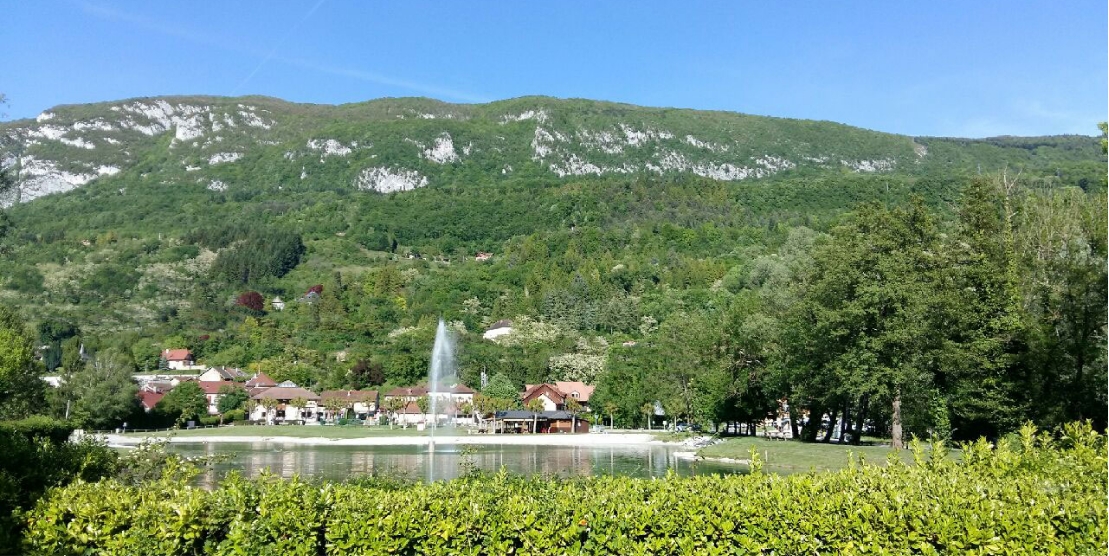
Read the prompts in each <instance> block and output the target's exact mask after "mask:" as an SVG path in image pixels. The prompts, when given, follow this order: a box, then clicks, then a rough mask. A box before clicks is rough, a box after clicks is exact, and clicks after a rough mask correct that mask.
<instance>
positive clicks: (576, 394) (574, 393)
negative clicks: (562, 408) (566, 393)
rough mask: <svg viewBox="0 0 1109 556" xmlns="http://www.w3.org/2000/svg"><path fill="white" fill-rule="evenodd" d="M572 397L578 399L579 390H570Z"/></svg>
mask: <svg viewBox="0 0 1109 556" xmlns="http://www.w3.org/2000/svg"><path fill="white" fill-rule="evenodd" d="M570 397H571V398H574V399H575V400H576V399H578V393H577V392H570Z"/></svg>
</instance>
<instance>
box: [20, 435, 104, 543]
mask: <svg viewBox="0 0 1109 556" xmlns="http://www.w3.org/2000/svg"><path fill="white" fill-rule="evenodd" d="M72 432H73V427H72V426H71V425H69V424H67V423H64V422H61V421H55V420H53V419H49V418H46V417H31V418H27V419H23V420H20V421H7V422H0V454H2V455H0V554H8V553H10V551H11V550H14V548H15V547H16V540H17V539H18V538H19V531H20V528H21V525H22V524H21V523H19V522H18V521H16V520H15V519H14V517H13V512H15V511H17V510H20V509H29V508H31V506H33V505H34V503H35V501H36V500H38V499H39V497H41V496H42V495H43V494H44V493H45V492H46V491H47V490H48V489H49V488H51V487H56V486H60V485H64V484H66V483H69V482H70V481H72V480H74V479H77V478H80V479H83V480H86V481H94V480H98V479H100V478H102V477H106V476H108V475H110V474H112V473H114V472H115V470H116V465H117V461H118V457H117V455H116V453H115V452H114V451H112V450H110V449H108V448H107V447H105V446H104V445H102V444H98V443H96V442H93V441H82V442H75V443H73V442H69V441H68V440H69V435H70V433H72Z"/></svg>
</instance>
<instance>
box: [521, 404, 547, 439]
mask: <svg viewBox="0 0 1109 556" xmlns="http://www.w3.org/2000/svg"><path fill="white" fill-rule="evenodd" d="M524 407H525V408H526V409H527V410H528V411H530V412H531V432H532V434H535V431H536V430H537V429H538V427H539V413H540V412H541V411H543V402H541V401H539V398H534V399H532V400H531V401H529V402H528V403H527V405H525V406H524Z"/></svg>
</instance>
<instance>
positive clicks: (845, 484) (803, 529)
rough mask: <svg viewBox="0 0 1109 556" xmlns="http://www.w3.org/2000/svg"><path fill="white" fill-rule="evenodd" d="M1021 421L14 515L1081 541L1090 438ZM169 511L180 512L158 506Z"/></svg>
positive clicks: (246, 484) (797, 544) (221, 534)
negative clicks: (728, 452) (768, 469)
mask: <svg viewBox="0 0 1109 556" xmlns="http://www.w3.org/2000/svg"><path fill="white" fill-rule="evenodd" d="M1062 439H1063V440H1061V441H1059V442H1055V441H1053V440H1052V438H1051V437H1050V436H1049V435H1036V434H1035V433H1034V432H1033V430H1032V429H1031V428H1027V429H1025V430H1024V431H1023V434H1022V435H1021V436H1020V437H1019V438H1018V439H1016V440H1015V441H1014V442H1012V443H1008V442H1006V443H1003V444H1002V445H1000V446H998V447H997V448H996V449H994V448H992V447H991V446H989V445H988V444H987V443H986V442H985V441H982V442H979V443H974V444H971V445H968V446H967V447H966V448H965V450H964V452H963V456H962V459H961V461H955V459H954V458H950V457H948V456H947V455H946V454H945V453H944V450H943V448H942V447H941V446H935V447H934V449H933V451H932V453H931V454H930V455H929V454H928V453H927V452H926V451H925V450H924V448H923V447H920V446H917V447H916V448H915V449H914V463H912V464H904V463H902V462H901V461H900V460H899V459H895V460H894V461H891V462H890V463H888V464H887V465H885V466H879V465H868V464H861V463H857V464H855V465H853V466H851V467H850V468H848V469H845V470H843V471H837V472H825V473H812V474H796V475H790V476H787V477H781V476H776V475H767V474H764V473H762V472H761V471H759V468H760V465H759V463H758V458H757V454H756V455H753V456H752V458H753V459H754V460H755V461H754V462H753V463H752V469H753V473H752V474H751V475H731V476H700V477H691V478H678V477H668V478H666V479H663V480H642V479H631V478H626V477H593V478H584V479H561V480H560V479H540V478H530V479H526V478H513V477H509V476H507V475H506V474H504V473H501V474H497V475H492V476H475V477H470V478H465V479H458V480H454V481H450V482H438V483H432V484H397V483H396V482H395V481H378V480H372V481H361V482H360V483H358V484H330V483H325V484H322V485H320V484H313V483H306V482H303V481H300V480H296V479H294V480H281V479H276V478H273V477H269V476H266V477H263V478H261V479H258V480H254V481H247V480H243V479H241V478H239V477H233V478H231V479H228V480H227V481H225V482H224V483H223V484H221V485H220V486H219V487H218V488H217V489H215V490H213V491H206V490H203V489H199V488H192V487H187V486H184V484H183V482H182V481H180V480H178V481H173V480H168V479H167V480H162V481H158V482H156V483H151V484H147V485H142V486H129V485H127V484H123V483H120V482H118V481H104V482H101V483H95V484H75V485H71V486H69V487H66V488H64V489H59V490H57V491H55V492H53V493H52V494H51V495H50V496H49V497H48V498H46V499H44V500H43V501H41V502H40V503H39V504H37V505H36V507H35V509H34V511H33V512H32V513H31V514H30V516H29V518H28V530H27V533H26V536H25V539H26V548H27V550H28V551H29V552H31V553H34V554H57V555H69V554H86V553H91V552H95V553H98V554H120V555H122V554H154V553H156V554H164V555H176V554H181V555H184V554H197V553H215V554H234V553H251V554H253V553H269V552H272V553H282V554H306V555H307V554H398V553H399V554H427V555H436V554H444V555H445V554H490V555H501V554H532V555H539V554H571V553H572V554H659V553H663V554H672V553H674V554H730V553H735V552H739V553H774V554H817V553H819V554H824V553H829V554H831V553H854V552H861V551H866V552H868V553H886V554H949V553H982V554H986V553H1007V554H1029V555H1031V554H1052V553H1059V554H1094V553H1099V551H1100V550H1102V548H1103V544H1104V538H1105V535H1106V533H1107V520H1106V514H1105V511H1104V497H1105V489H1106V488H1107V486H1109V485H1107V483H1106V474H1105V466H1106V458H1105V439H1104V437H1103V436H1100V435H1098V434H1097V433H1094V432H1093V431H1092V430H1090V429H1089V427H1088V426H1086V427H1083V426H1080V425H1077V424H1075V425H1072V426H1068V427H1067V429H1066V430H1065V431H1064V432H1063V433H1062ZM167 515H174V516H177V517H176V518H175V519H173V520H168V521H167V519H166V516H167Z"/></svg>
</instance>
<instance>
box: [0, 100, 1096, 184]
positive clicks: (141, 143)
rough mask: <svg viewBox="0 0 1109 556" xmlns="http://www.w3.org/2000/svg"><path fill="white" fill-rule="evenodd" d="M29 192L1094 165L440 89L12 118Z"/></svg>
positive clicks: (125, 104)
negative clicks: (486, 98) (483, 99)
mask: <svg viewBox="0 0 1109 556" xmlns="http://www.w3.org/2000/svg"><path fill="white" fill-rule="evenodd" d="M0 135H4V136H6V137H7V138H8V142H9V143H11V144H14V145H17V146H18V149H19V150H20V151H21V152H18V153H16V154H18V155H19V156H18V157H16V156H14V155H13V152H11V151H12V150H11V149H9V152H8V156H7V160H6V165H12V164H15V163H16V162H18V164H15V166H16V168H17V170H18V173H19V187H18V188H17V190H16V192H15V193H14V197H13V198H10V199H7V201H6V202H7V203H11V202H19V201H22V202H26V201H30V200H33V199H36V198H39V197H43V196H46V195H50V194H54V193H62V192H66V191H70V190H73V189H76V188H80V187H83V186H85V185H87V184H90V183H93V182H101V183H110V184H119V185H120V186H121V188H122V187H127V186H128V185H129V184H131V183H136V182H137V183H156V184H158V185H163V186H168V187H175V188H192V189H196V188H204V189H208V190H212V191H219V192H223V191H227V192H230V193H234V192H236V191H252V192H255V193H258V192H266V191H271V192H272V191H275V190H300V191H305V190H307V191H311V190H325V189H336V188H346V189H349V190H351V191H374V192H381V193H392V192H398V191H406V190H411V189H416V188H420V187H426V186H435V185H438V184H444V183H455V182H459V181H466V180H468V179H470V180H472V179H473V177H474V176H475V175H479V176H480V177H481V180H482V181H488V180H493V181H496V180H503V179H508V178H520V179H532V180H548V181H549V180H552V179H555V178H572V177H581V176H629V175H642V176H654V177H659V176H674V175H696V176H701V177H704V178H709V179H713V180H719V181H726V182H739V181H749V180H756V179H760V178H767V177H771V176H775V175H780V174H783V173H791V174H798V173H801V174H806V173H807V174H812V173H827V172H829V171H834V172H844V171H845V172H853V173H870V174H887V173H897V174H916V175H919V174H925V173H928V172H930V171H952V170H959V171H968V170H972V169H973V170H975V171H978V170H979V168H983V169H986V170H990V171H992V170H997V169H999V168H1003V167H1008V168H1010V169H1013V170H1027V171H1033V172H1035V171H1043V170H1045V169H1050V170H1054V169H1055V168H1054V167H1053V166H1054V165H1057V164H1058V163H1060V162H1064V163H1067V162H1076V161H1089V160H1094V159H1097V157H1098V153H1097V148H1098V147H1097V143H1096V141H1095V140H1094V139H1093V138H1088V137H1081V136H1069V137H1043V138H998V139H985V140H966V139H937V138H919V137H918V138H914V137H907V136H902V135H893V134H887V133H879V132H873V131H867V130H863V129H859V128H853V127H850V126H845V125H840V124H835V123H830V122H816V121H806V120H791V119H783V118H769V117H760V116H748V115H743V114H736V113H729V112H706V111H695V110H678V109H663V108H644V107H638V106H631V105H626V104H615V103H608V102H595V101H587V100H559V99H553V98H545V97H528V98H519V99H513V100H506V101H501V102H493V103H489V104H484V105H459V104H446V103H442V102H438V101H434V100H429V99H381V100H375V101H370V102H365V103H359V104H348V105H341V106H322V105H305V104H293V103H288V102H284V101H281V100H277V99H272V98H263V97H242V98H222V97H164V98H150V99H132V100H126V101H119V102H109V103H99V104H89V105H76V106H59V107H56V108H52V109H50V110H48V111H46V112H43V113H42V114H40V115H39V116H38V117H37V118H36V119H34V120H22V121H15V122H9V123H7V124H4V125H2V126H0Z"/></svg>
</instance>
